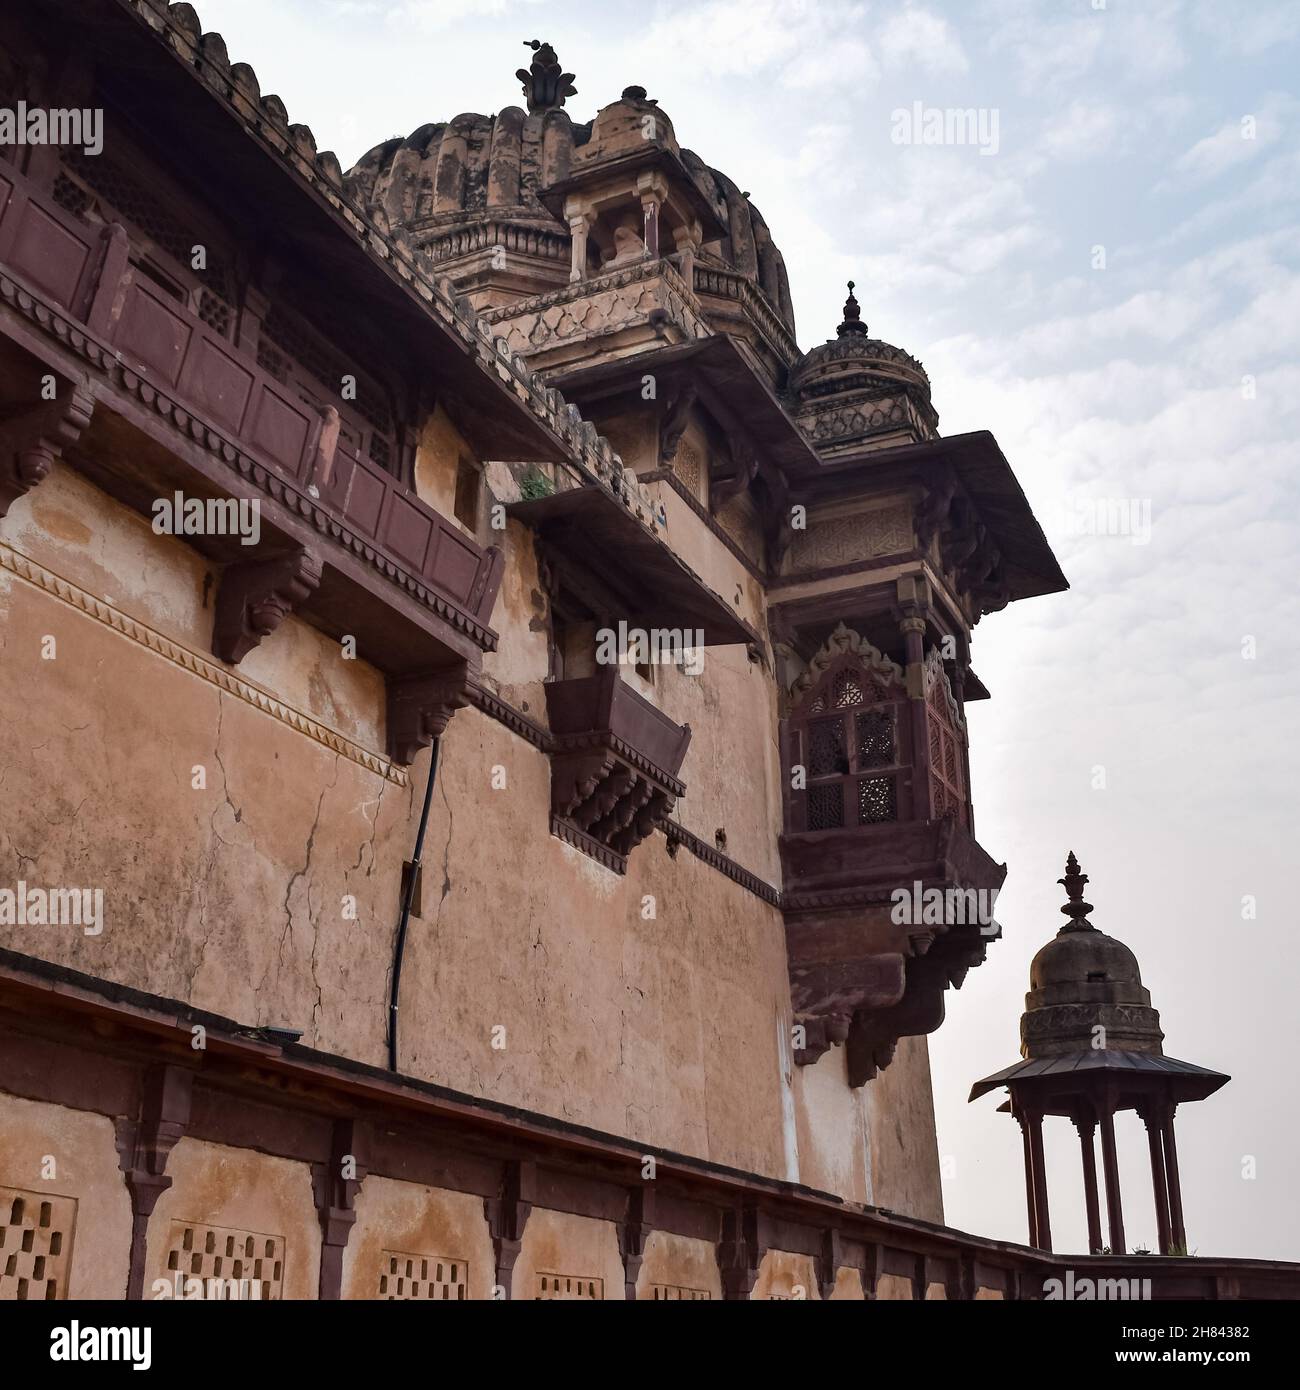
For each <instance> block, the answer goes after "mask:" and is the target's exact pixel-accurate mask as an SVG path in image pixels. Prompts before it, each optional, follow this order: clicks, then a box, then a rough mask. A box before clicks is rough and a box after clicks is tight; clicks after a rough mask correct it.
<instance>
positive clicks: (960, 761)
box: [926, 667, 969, 825]
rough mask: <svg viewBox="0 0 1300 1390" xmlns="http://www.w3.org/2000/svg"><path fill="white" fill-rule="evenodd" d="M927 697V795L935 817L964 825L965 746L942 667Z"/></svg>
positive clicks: (931, 680) (934, 674) (932, 674)
mask: <svg viewBox="0 0 1300 1390" xmlns="http://www.w3.org/2000/svg"><path fill="white" fill-rule="evenodd" d="M928 684H929V693H928V695H927V698H926V704H927V711H926V712H927V715H928V722H929V725H930V793H931V795H932V797H933V798H934V814H935V816H936V818H938V817H940V816H955V817H956V819H957V820H958V821H959V822H960V823H961V824H962V825H966V824H968V821H969V815H968V810H967V802H966V786H965V763H966V756H965V753H966V745H965V735H964V732H963V730H962V727H961V724H960V721H959V718H958V715H957V708H956V701H955V700H954V699H953V696H952V690H951V687H950V686H949V684H948V677H947V676H946V675H945V674H944V672H943V670H942V668H941V667H939V668H936V669H934V670H933V671H931V672H930V673H929V681H928Z"/></svg>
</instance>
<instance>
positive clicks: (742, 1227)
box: [718, 1206, 766, 1301]
mask: <svg viewBox="0 0 1300 1390" xmlns="http://www.w3.org/2000/svg"><path fill="white" fill-rule="evenodd" d="M764 1225H765V1222H764V1221H763V1217H762V1213H760V1212H759V1210H758V1208H757V1207H752V1206H747V1207H734V1208H732V1209H731V1210H729V1211H726V1212H724V1213H723V1216H722V1239H721V1240H720V1241H719V1242H718V1271H719V1273H720V1274H721V1276H722V1296H723V1298H725V1299H731V1300H736V1301H740V1300H744V1299H747V1298H749V1296H750V1294H752V1293H753V1291H754V1284H755V1282H756V1281H757V1279H758V1267H759V1265H760V1264H762V1262H763V1252H764V1250H765V1248H766V1247H765V1245H764V1241H763V1236H764V1229H763V1228H764Z"/></svg>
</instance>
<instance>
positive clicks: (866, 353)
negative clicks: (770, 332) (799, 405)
mask: <svg viewBox="0 0 1300 1390" xmlns="http://www.w3.org/2000/svg"><path fill="white" fill-rule="evenodd" d="M853 283H854V282H853V281H852V280H850V281H849V297H848V299H847V300H846V301H845V304H844V319H843V322H842V323H841V324H840V326H839V328H838V329H837V330H836V334H835V337H833V338H830V339H828V340H827V341H826V342H824V343H821V344H820V345H819V346H817V347H815V348H812V349H810V350H809V351H808V352H806V353H805V354H804V355H803V357H802V358H801V359H800V360H799V363H798V365H797V366H796V367H795V368H794V370H793V371H792V372H791V374H790V389H791V390H792V391H794V392H796V393H797V394H798V395H799V396H801V397H802V398H804V399H809V398H811V397H815V396H824V395H827V394H829V393H831V392H838V391H855V390H858V389H860V388H861V387H863V386H868V385H872V384H875V383H879V382H887V383H890V384H894V385H897V384H898V383H903V384H905V385H907V386H910V387H912V388H913V389H914V390H916V391H917V392H919V393H920V395H921V396H922V398H923V399H924V400H925V401H926V402H928V401H929V399H930V378H929V377H928V376H926V374H925V368H924V367H922V366H921V364H920V363H919V362H918V361H917V360H916V358H915V357H913V356H912V355H911V354H910V353H907V352H904V351H903V349H902V348H898V347H894V345H893V344H892V343H886V342H883V341H882V340H881V339H879V338H872V337H870V336H869V335H868V333H867V325H866V324H865V323H863V322H862V310H861V307H860V306H859V304H858V301H857V300H856V299H855V298H854V297H853Z"/></svg>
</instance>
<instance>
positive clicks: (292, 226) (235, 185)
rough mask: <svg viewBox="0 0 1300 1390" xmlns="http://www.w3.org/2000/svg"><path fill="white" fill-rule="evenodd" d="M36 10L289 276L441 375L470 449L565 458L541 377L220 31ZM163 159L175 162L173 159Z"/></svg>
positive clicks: (169, 20) (181, 10)
mask: <svg viewBox="0 0 1300 1390" xmlns="http://www.w3.org/2000/svg"><path fill="white" fill-rule="evenodd" d="M44 18H45V19H46V20H47V21H48V22H49V23H50V24H66V25H68V26H73V25H75V26H76V27H77V28H79V29H81V30H83V31H87V32H89V33H90V34H91V35H92V36H93V49H94V53H95V55H96V57H97V58H98V60H99V68H98V74H99V77H100V79H101V80H102V81H103V82H105V83H106V84H107V90H108V91H109V93H110V95H112V96H113V97H114V98H115V100H116V101H117V102H118V103H119V105H120V108H121V109H123V110H127V111H130V112H132V113H133V115H134V116H135V117H136V125H137V130H138V131H140V132H144V133H146V134H147V133H149V132H158V133H159V135H158V139H157V141H156V143H157V145H158V151H159V152H161V154H163V155H164V156H165V155H166V154H167V153H168V151H169V150H172V149H175V150H182V149H183V150H185V151H188V152H189V153H190V161H189V162H190V166H191V169H193V168H194V167H201V168H202V170H203V180H204V192H205V194H206V196H207V197H209V198H210V199H211V200H212V201H213V202H214V203H217V204H218V205H225V206H228V207H231V208H240V209H246V210H247V211H248V215H249V216H250V217H253V216H255V217H256V219H257V225H256V227H254V228H252V230H253V231H255V232H256V234H257V236H259V237H260V238H262V240H263V242H264V244H265V246H266V248H267V250H268V251H269V252H270V253H271V254H272V255H274V256H275V257H277V258H278V259H279V260H281V261H282V262H283V263H284V264H285V266H286V268H287V271H286V273H287V274H290V275H296V274H297V272H298V270H299V268H300V267H308V266H309V267H310V271H311V274H312V275H314V276H315V277H316V279H317V281H318V282H319V283H324V284H327V285H329V286H330V293H331V295H332V296H333V297H334V302H335V310H336V316H337V317H341V318H343V319H345V320H348V319H351V320H355V321H358V322H366V323H375V322H377V323H383V324H384V325H385V333H386V334H387V335H388V337H389V338H390V339H392V340H393V341H394V342H395V343H397V344H400V347H401V350H402V351H403V352H405V353H407V354H409V355H410V356H412V357H414V358H415V359H416V360H418V361H420V362H421V364H422V366H424V367H425V369H426V370H427V371H428V372H429V374H430V376H431V377H432V378H433V379H434V380H436V381H437V382H438V383H439V394H440V399H441V401H442V403H443V404H444V405H445V406H447V407H448V409H449V413H451V415H452V416H453V418H454V419H455V421H456V423H457V425H458V427H460V428H461V430H462V432H463V433H464V434H465V436H466V438H467V439H468V440H469V442H470V443H471V445H472V446H473V448H474V449H475V451H476V452H477V453H479V454H480V455H481V456H482V457H486V458H497V459H504V460H516V459H518V460H536V461H541V460H546V461H559V460H561V459H564V458H567V457H568V456H569V453H570V450H569V448H568V447H567V440H566V438H565V436H564V429H563V424H562V422H558V421H557V420H555V419H554V418H551V416H552V415H553V407H552V408H548V403H547V402H546V400H545V394H544V392H543V391H542V390H541V388H540V385H539V384H538V385H535V386H534V387H533V388H532V389H531V390H529V389H528V386H527V383H526V382H525V381H523V380H521V379H519V378H518V376H517V375H516V374H515V373H514V372H513V370H512V369H511V364H508V363H506V362H504V361H502V360H501V359H500V355H499V354H498V353H497V351H496V349H495V347H494V346H493V343H492V339H491V335H490V334H484V333H483V332H482V331H481V330H480V329H479V327H478V326H477V325H476V324H475V322H474V320H473V318H472V316H470V315H467V314H466V313H465V312H464V310H463V309H462V308H461V307H460V306H458V305H456V304H454V303H452V302H451V301H450V300H449V299H448V298H447V296H446V295H445V294H444V293H443V292H442V291H441V290H440V289H438V288H437V287H436V286H435V285H434V283H433V281H432V279H431V273H430V272H429V270H428V269H427V267H426V266H425V265H424V264H423V263H421V261H420V259H419V257H418V256H417V255H415V253H414V252H413V251H412V249H411V248H410V246H409V244H407V243H405V242H403V240H402V239H401V238H399V237H394V236H392V235H390V234H389V232H387V231H386V230H385V229H383V228H381V227H379V226H377V225H376V224H375V223H374V221H373V220H372V219H371V217H370V216H369V214H368V213H367V212H366V211H365V210H364V209H363V208H362V207H361V205H360V204H359V203H357V202H355V201H354V200H353V199H352V197H351V196H350V195H349V193H348V192H347V191H346V190H345V188H344V186H343V177H342V171H341V170H340V168H339V164H338V160H337V159H336V158H335V156H334V155H333V154H332V153H331V152H329V151H318V150H317V148H316V142H315V139H314V137H313V136H312V133H311V131H310V130H309V129H308V128H307V127H306V126H305V125H300V124H295V123H291V122H290V121H289V118H288V116H287V114H286V113H285V110H284V106H283V104H282V103H281V102H280V100H279V98H278V97H275V96H273V95H266V96H263V95H262V94H261V92H260V90H259V87H258V84H257V78H256V75H255V74H254V73H253V71H252V69H251V68H250V67H248V66H247V65H246V64H243V63H240V62H238V61H237V60H236V59H232V58H231V57H230V56H229V55H228V54H227V52H226V46H225V43H224V41H223V40H222V38H221V35H220V34H218V33H215V32H213V31H209V32H207V33H204V32H202V31H201V30H200V28H199V26H198V23H197V17H196V16H195V15H194V11H193V10H192V9H191V8H190V6H188V5H171V6H167V5H164V4H161V3H157V0H75V3H74V0H46V8H45V10H44ZM181 140H183V141H184V145H183V146H182V145H180V144H178V143H177V142H179V141H181ZM196 151H201V159H200V160H198V161H196V160H195V158H194V152H196ZM151 152H153V151H151ZM171 162H173V163H178V161H177V160H176V158H175V156H174V155H173V156H172V159H171ZM192 177H193V175H192V173H191V178H192Z"/></svg>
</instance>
